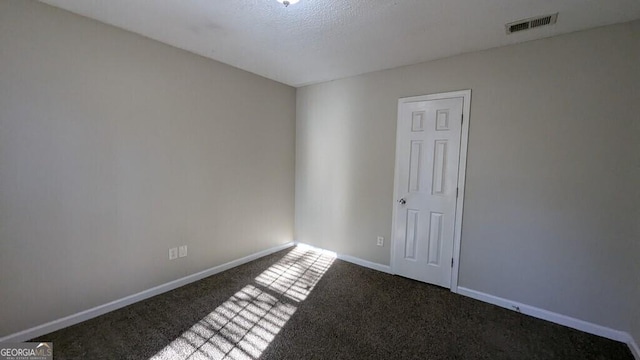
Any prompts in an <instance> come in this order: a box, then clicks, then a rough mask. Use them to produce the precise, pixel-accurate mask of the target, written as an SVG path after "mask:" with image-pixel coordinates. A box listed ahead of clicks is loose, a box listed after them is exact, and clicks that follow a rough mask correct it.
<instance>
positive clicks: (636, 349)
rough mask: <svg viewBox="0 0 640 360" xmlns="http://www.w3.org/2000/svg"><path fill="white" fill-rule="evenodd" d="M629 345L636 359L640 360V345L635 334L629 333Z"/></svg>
mask: <svg viewBox="0 0 640 360" xmlns="http://www.w3.org/2000/svg"><path fill="white" fill-rule="evenodd" d="M627 345H629V349H630V350H631V353H632V354H633V356H634V357H635V358H636V360H640V346H638V343H637V342H636V340H635V339H634V338H633V336H631V335H629V340H628V341H627Z"/></svg>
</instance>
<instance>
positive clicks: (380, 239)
mask: <svg viewBox="0 0 640 360" xmlns="http://www.w3.org/2000/svg"><path fill="white" fill-rule="evenodd" d="M378 246H384V238H383V237H382V236H378Z"/></svg>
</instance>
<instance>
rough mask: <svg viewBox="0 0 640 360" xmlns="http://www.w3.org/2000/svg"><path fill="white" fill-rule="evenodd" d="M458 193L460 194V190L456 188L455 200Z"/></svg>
mask: <svg viewBox="0 0 640 360" xmlns="http://www.w3.org/2000/svg"><path fill="white" fill-rule="evenodd" d="M459 193H460V188H456V199H457V198H458V194H459Z"/></svg>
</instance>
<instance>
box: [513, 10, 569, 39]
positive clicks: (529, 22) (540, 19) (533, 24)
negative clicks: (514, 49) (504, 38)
mask: <svg viewBox="0 0 640 360" xmlns="http://www.w3.org/2000/svg"><path fill="white" fill-rule="evenodd" d="M557 20H558V13H555V14H551V15H543V16H536V17H533V18H529V19H524V20H518V21H514V22H512V23H508V24H506V25H505V27H506V28H507V34H511V33H514V32H518V31H524V30H529V29H533V28H537V27H540V26H545V25H553V24H555V23H556V21H557Z"/></svg>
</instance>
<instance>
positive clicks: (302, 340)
mask: <svg viewBox="0 0 640 360" xmlns="http://www.w3.org/2000/svg"><path fill="white" fill-rule="evenodd" d="M34 341H52V342H53V344H54V354H55V358H56V359H116V358H117V359H223V358H226V359H234V360H239V359H630V360H633V356H632V355H631V352H630V351H629V349H628V348H627V346H626V345H625V344H623V343H619V342H615V341H612V340H608V339H605V338H601V337H598V336H594V335H590V334H586V333H583V332H580V331H577V330H573V329H570V328H566V327H563V326H560V325H556V324H553V323H550V322H546V321H543V320H539V319H535V318H532V317H529V316H526V315H523V314H519V313H516V312H514V311H510V310H506V309H503V308H500V307H497V306H493V305H490V304H486V303H483V302H480V301H477V300H473V299H470V298H467V297H463V296H460V295H457V294H454V293H451V292H450V291H449V290H447V289H443V288H439V287H436V286H432V285H428V284H424V283H420V282H416V281H412V280H409V279H405V278H402V277H398V276H393V275H389V274H385V273H381V272H377V271H374V270H371V269H367V268H363V267H360V266H357V265H353V264H351V263H348V262H344V261H341V260H337V259H335V257H334V256H332V254H331V253H328V252H321V251H318V250H314V249H311V248H307V247H303V246H297V247H293V248H290V249H287V250H284V251H281V252H278V253H275V254H272V255H269V256H266V257H263V258H260V259H258V260H255V261H253V262H250V263H248V264H245V265H242V266H239V267H236V268H233V269H231V270H228V271H225V272H223V273H220V274H217V275H214V276H210V277H208V278H206V279H203V280H200V281H197V282H195V283H192V284H189V285H187V286H184V287H181V288H179V289H176V290H173V291H170V292H167V293H164V294H162V295H158V296H155V297H153V298H150V299H147V300H145V301H141V302H139V303H136V304H133V305H130V306H127V307H125V308H122V309H120V310H117V311H114V312H111V313H108V314H105V315H103V316H100V317H97V318H94V319H91V320H88V321H86V322H83V323H81V324H78V325H74V326H71V327H69V328H65V329H62V330H59V331H56V332H54V333H51V334H48V335H44V336H42V337H39V338H38V339H34Z"/></svg>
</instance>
